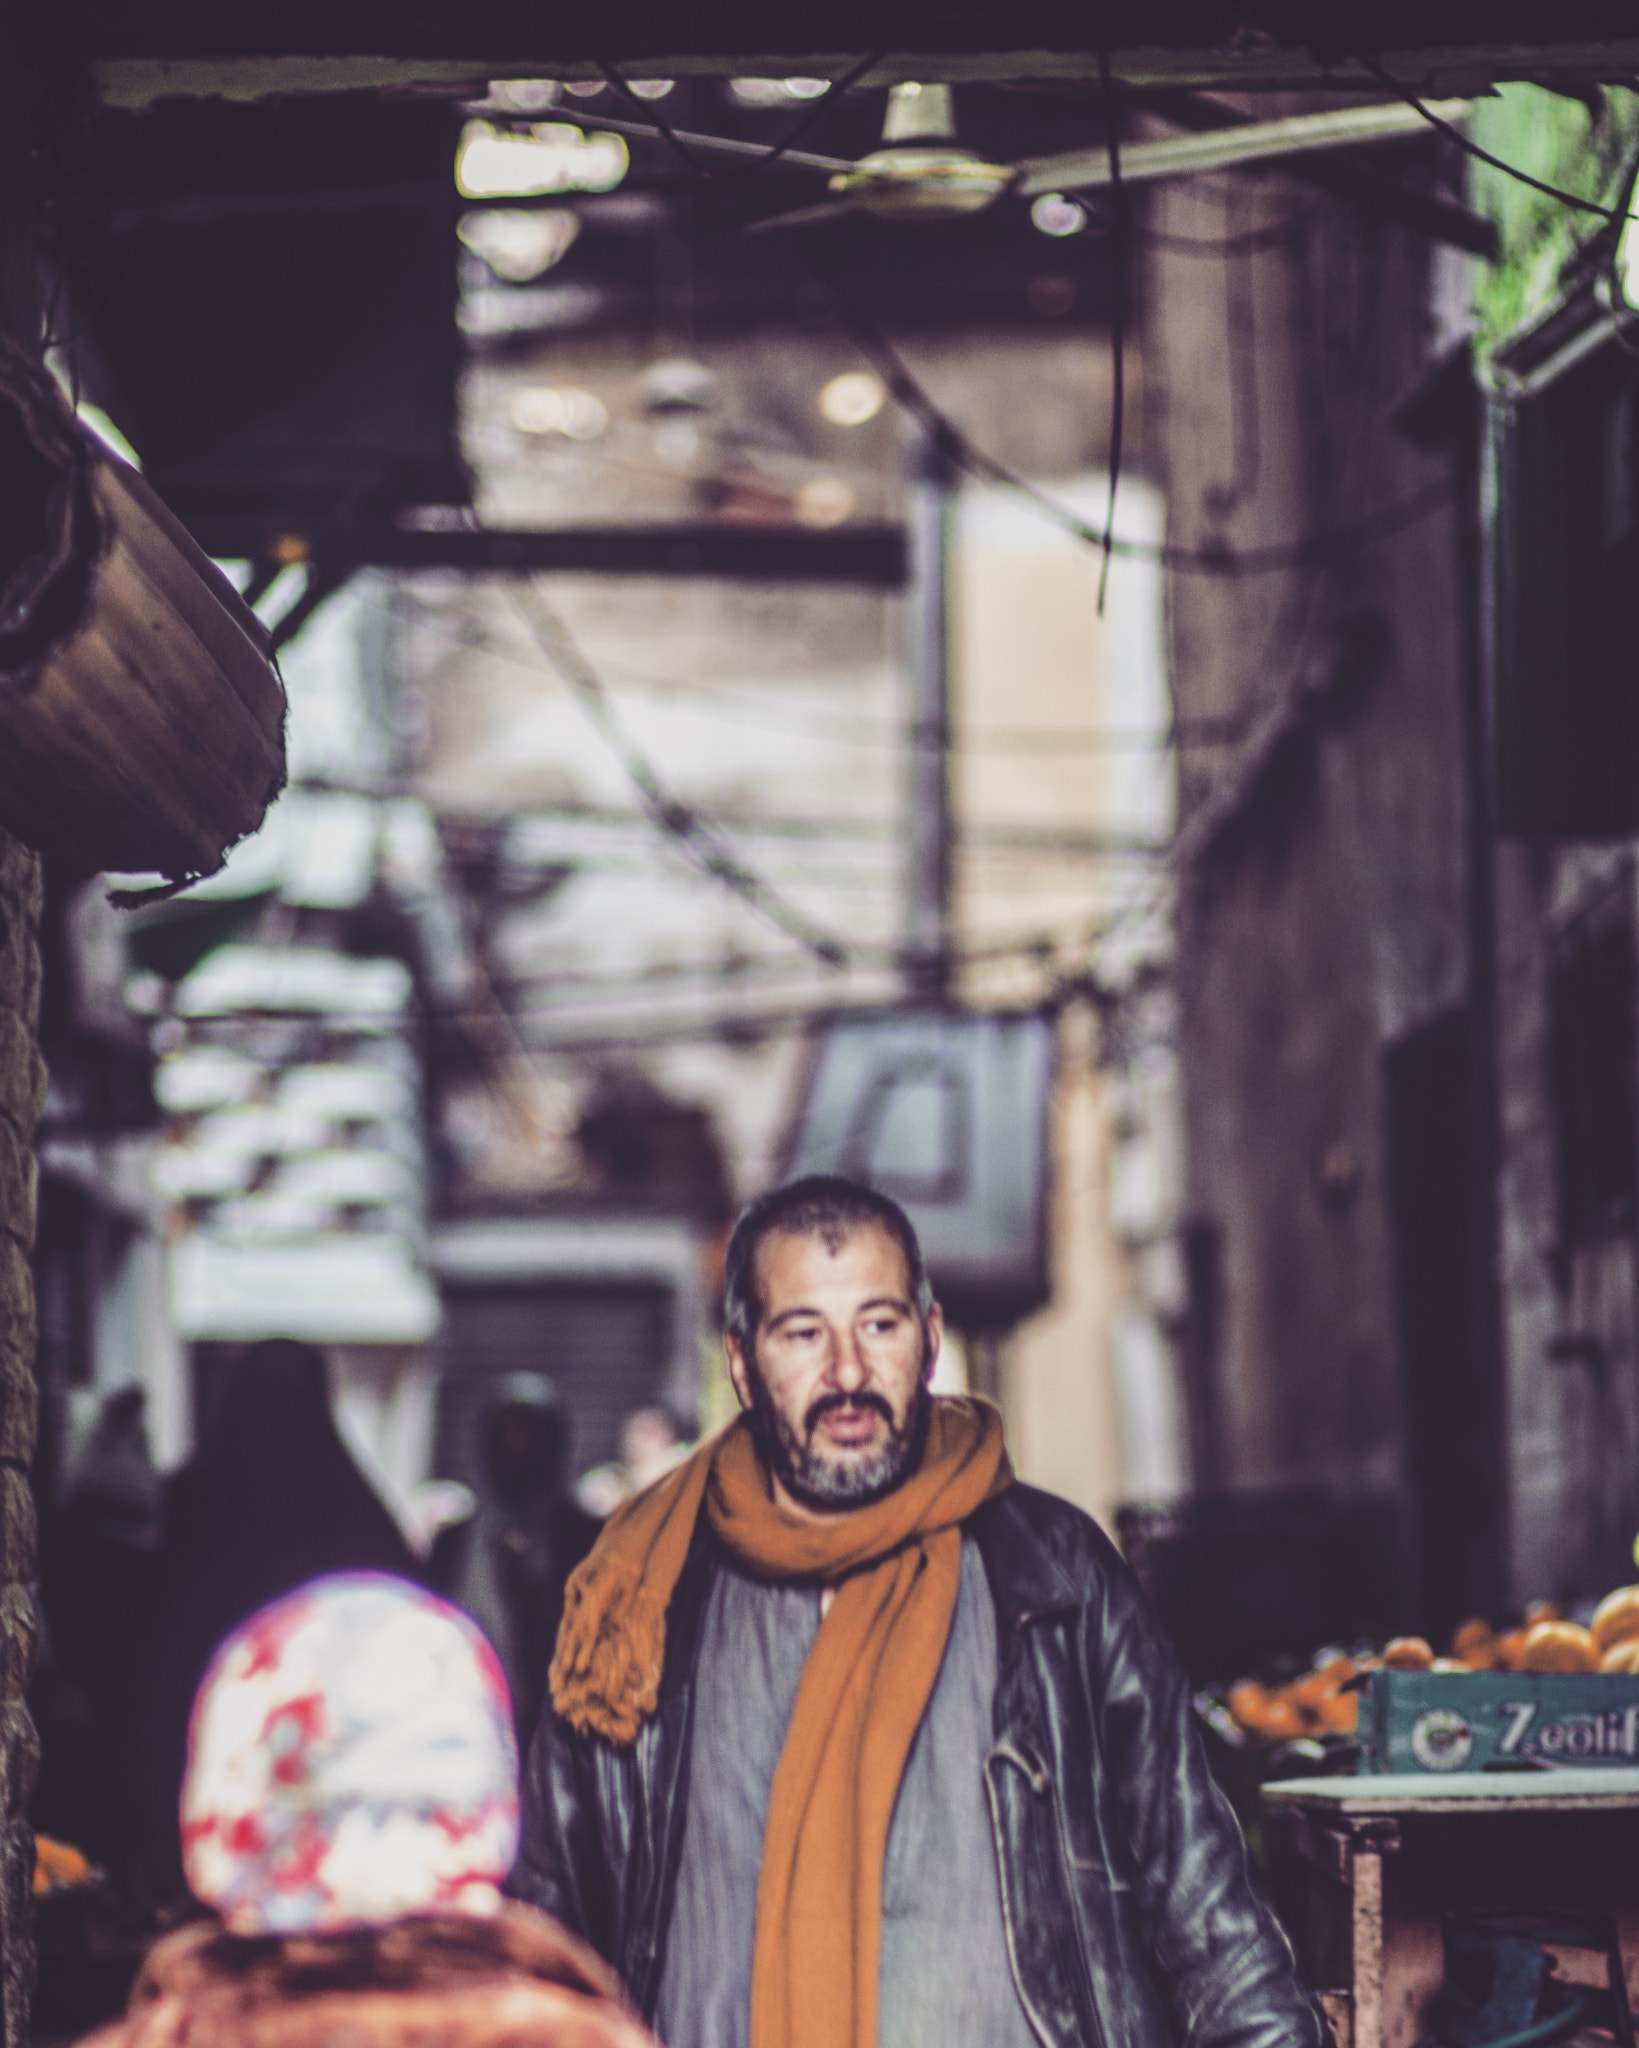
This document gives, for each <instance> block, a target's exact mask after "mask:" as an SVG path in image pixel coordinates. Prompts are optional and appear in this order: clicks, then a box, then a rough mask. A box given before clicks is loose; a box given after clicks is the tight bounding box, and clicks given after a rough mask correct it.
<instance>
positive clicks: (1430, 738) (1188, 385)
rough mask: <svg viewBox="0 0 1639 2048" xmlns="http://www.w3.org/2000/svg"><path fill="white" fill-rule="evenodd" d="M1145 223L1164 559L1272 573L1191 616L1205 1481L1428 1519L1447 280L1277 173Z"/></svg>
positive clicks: (1450, 901)
mask: <svg viewBox="0 0 1639 2048" xmlns="http://www.w3.org/2000/svg"><path fill="white" fill-rule="evenodd" d="M1306 105H1307V103H1306V102H1301V101H1298V100H1293V101H1292V102H1291V103H1290V104H1288V103H1287V102H1286V101H1285V100H1281V101H1280V102H1279V103H1278V104H1271V105H1269V106H1268V107H1267V108H1266V107H1264V105H1263V103H1262V102H1261V101H1260V102H1259V106H1258V112H1259V114H1260V115H1261V114H1263V113H1266V112H1267V113H1270V114H1275V113H1285V112H1296V111H1299V110H1301V109H1302V108H1304V107H1305V106H1306ZM1147 227H1148V231H1149V232H1148V236H1147V241H1146V258H1147V262H1146V271H1145V303H1144V313H1145V322H1146V325H1145V330H1144V340H1145V353H1146V365H1147V367H1146V388H1147V392H1148V397H1149V404H1150V408H1151V422H1150V424H1151V440H1150V446H1151V449H1152V462H1154V463H1156V464H1157V465H1158V467H1159V468H1160V469H1161V471H1162V473H1163V475H1164V477H1165V481H1166V485H1167V491H1168V539H1169V540H1170V541H1171V542H1173V543H1174V544H1175V545H1180V546H1182V547H1185V548H1192V549H1196V550H1201V551H1206V552H1208V553H1210V552H1211V551H1213V550H1233V551H1235V552H1237V553H1242V552H1245V553H1250V554H1252V555H1253V556H1254V557H1256V555H1257V553H1258V551H1260V550H1267V551H1271V554H1272V557H1273V563H1274V564H1278V566H1275V565H1272V566H1270V567H1269V568H1268V569H1266V570H1261V571H1260V572H1259V573H1248V574H1241V575H1206V574H1175V575H1174V576H1173V577H1172V579H1171V587H1170V590H1169V619H1170V631H1171V657H1172V660H1171V674H1172V682H1173V693H1174V703H1175V708H1176V715H1177V725H1178V731H1179V734H1180V741H1181V745H1180V756H1179V795H1180V804H1179V808H1180V841H1179V852H1180V869H1181V873H1180V892H1179V911H1178V941H1177V942H1178V961H1179V964H1178V973H1177V985H1178V1001H1179V1016H1180V1053H1181V1058H1182V1062H1183V1069H1184V1094H1185V1120H1186V1150H1187V1157H1188V1166H1187V1191H1186V1199H1187V1202H1188V1215H1189V1222H1190V1227H1191V1231H1192V1233H1193V1241H1195V1242H1196V1243H1198V1245H1199V1246H1200V1247H1201V1257H1200V1258H1199V1259H1198V1260H1197V1261H1196V1262H1195V1265H1196V1266H1198V1267H1199V1269H1200V1270H1199V1272H1198V1273H1196V1272H1195V1268H1194V1267H1192V1276H1193V1278H1194V1285H1193V1286H1192V1308H1191V1328H1192V1329H1193V1330H1195V1331H1197V1332H1199V1333H1200V1334H1199V1336H1198V1337H1197V1338H1192V1339H1191V1342H1190V1345H1189V1347H1188V1361H1187V1362H1188V1374H1189V1387H1188V1391H1189V1395H1190V1402H1191V1424H1192V1447H1193V1451H1194V1468H1195V1475H1196V1480H1197V1483H1198V1484H1200V1485H1203V1486H1208V1487H1228V1488H1234V1489H1247V1488H1255V1487H1281V1486H1292V1485H1317V1484H1318V1485H1324V1486H1326V1487H1328V1488H1329V1489H1330V1490H1331V1491H1332V1492H1333V1493H1334V1494H1335V1495H1337V1496H1339V1497H1341V1498H1343V1499H1346V1500H1352V1501H1355V1502H1358V1503H1360V1504H1361V1505H1362V1506H1366V1505H1368V1504H1370V1505H1372V1506H1373V1507H1376V1506H1378V1505H1381V1506H1382V1507H1383V1508H1384V1510H1385V1512H1387V1511H1389V1510H1391V1509H1392V1510H1393V1511H1394V1512H1395V1514H1396V1515H1397V1516H1398V1517H1400V1518H1401V1524H1402V1526H1403V1527H1404V1526H1406V1525H1407V1524H1409V1522H1410V1521H1411V1519H1412V1515H1411V1510H1412V1506H1413V1502H1412V1495H1413V1492H1414V1486H1413V1475H1412V1473H1411V1472H1410V1471H1409V1470H1408V1459H1407V1439H1408V1415H1407V1410H1406V1402H1405V1399H1404V1389H1403V1386H1402V1376H1401V1360H1400V1336H1399V1330H1398V1322H1397V1297H1396V1261H1395V1241H1394V1235H1393V1215H1392V1205H1391V1201H1390V1190H1389V1178H1390V1167H1391V1161H1390V1158H1389V1154H1388V1145H1387V1142H1386V1136H1387V1102H1386V1099H1385V1061H1386V1060H1387V1058H1388V1056H1389V1054H1390V1052H1391V1050H1392V1048H1394V1047H1395V1046H1396V1045H1397V1044H1398V1043H1400V1042H1401V1041H1403V1040H1404V1039H1405V1038H1406V1037H1407V1036H1408V1035H1409V1034H1411V1033H1414V1032H1416V1031H1418V1030H1419V1029H1420V1028H1422V1027H1424V1026H1425V1025H1426V1024H1428V1023H1429V1022H1430V1021H1431V1020H1433V1019H1435V1018H1437V1017H1439V1016H1440V1015H1442V1014H1444V1013H1446V1012H1448V1011H1450V1010H1452V1009H1453V1008H1454V1007H1456V1006H1459V1005H1461V1003H1462V1002H1463V999H1464V995H1465V985H1466V977H1467V956H1466V944H1465V927H1464V901H1465V898H1464V880H1465V872H1466V867H1465V857H1464V831H1465V817H1466V806H1465V796H1464V788H1463V779H1462V761H1463V727H1462V720H1461V703H1460V678H1461V674H1462V646H1461V636H1460V632H1459V623H1458V622H1459V617H1460V612H1459V605H1458V598H1457V589H1456V556H1455V548H1454V531H1453V523H1452V515H1451V510H1450V506H1449V504H1447V503H1446V502H1444V501H1443V492H1444V488H1445V481H1446V478H1447V465H1446V463H1445V461H1444V459H1443V458H1440V457H1437V456H1434V455H1431V454H1430V453H1428V452H1426V451H1424V450H1422V449H1419V448H1418V447H1416V446H1414V445H1413V444H1412V442H1411V441H1410V440H1409V439H1408V438H1407V437H1406V435H1405V434H1404V433H1403V432H1401V431H1399V429H1398V428H1397V425H1396V420H1397V416H1398V412H1399V408H1400V407H1401V406H1402V404H1403V403H1404V401H1405V400H1406V398H1407V397H1408V395H1409V394H1411V393H1412V392H1413V391H1414V390H1416V389H1417V388H1418V386H1419V384H1420V381H1421V380H1422V379H1423V378H1424V376H1425V375H1426V373H1427V371H1428V367H1429V362H1430V359H1431V355H1432V342H1433V336H1432V335H1431V332H1430V329H1431V325H1432V323H1431V320H1430V315H1429V308H1430V298H1431V283H1432V280H1431V274H1430V273H1431V257H1430V254H1429V251H1428V249H1427V247H1426V245H1424V244H1422V243H1420V242H1419V241H1418V240H1417V239H1416V238H1414V237H1413V236H1411V235H1410V234H1408V233H1406V232H1405V231H1404V230H1401V229H1399V228H1395V227H1390V226H1386V225H1384V224H1382V223H1380V222H1376V221H1372V220H1369V219H1367V218H1366V217H1365V216H1364V215H1362V214H1359V213H1357V212H1354V211H1353V210H1351V209H1350V208H1348V207H1346V206H1344V205H1343V204H1342V203H1341V202H1338V201H1335V200H1331V199H1327V198H1324V197H1322V196H1321V195H1319V194H1317V193H1315V192H1314V191H1313V190H1312V189H1310V188H1307V187H1305V186H1304V185H1302V184H1301V183H1299V182H1297V181H1295V180H1292V179H1289V178H1287V177H1283V176H1276V175H1273V174H1271V175H1269V176H1267V177H1261V178H1257V179H1246V178H1234V177H1231V176H1225V177H1217V178H1208V177H1202V178H1190V179H1179V180H1177V181H1175V182H1173V183H1169V184H1167V185H1165V186H1163V187H1161V188H1159V190H1158V192H1157V194H1156V196H1155V198H1154V200H1153V201H1152V202H1151V211H1150V213H1149V215H1148V217H1147ZM1406 507H1409V508H1410V509H1409V510H1405V511H1398V512H1396V513H1395V515H1394V516H1393V517H1390V518H1384V517H1383V516H1382V515H1383V514H1384V510H1385V508H1406ZM1373 520H1377V521H1378V522H1379V525H1378V527H1377V529H1376V530H1375V531H1374V530H1373V528H1372V526H1371V524H1370V522H1372V521H1373ZM1357 521H1359V522H1367V526H1366V532H1367V534H1368V535H1369V536H1370V537H1369V539H1367V540H1363V541H1362V542H1361V544H1359V545H1355V546H1351V547H1345V546H1342V545H1339V546H1337V547H1335V548H1333V549H1331V550H1329V551H1323V550H1317V551H1316V553H1315V554H1314V555H1305V554H1303V553H1301V552H1299V553H1297V554H1296V555H1295V556H1293V555H1291V554H1290V553H1289V552H1288V551H1291V550H1293V549H1294V548H1295V547H1296V545H1297V544H1298V543H1300V542H1302V541H1304V540H1306V539H1311V538H1313V537H1314V536H1317V535H1328V534H1333V533H1339V532H1343V533H1346V532H1347V531H1348V529H1349V528H1350V527H1351V526H1352V525H1353V524H1354V523H1355V522H1357ZM1406 1597H1407V1599H1408V1602H1409V1599H1410V1595H1409V1594H1408V1595H1407V1596H1406Z"/></svg>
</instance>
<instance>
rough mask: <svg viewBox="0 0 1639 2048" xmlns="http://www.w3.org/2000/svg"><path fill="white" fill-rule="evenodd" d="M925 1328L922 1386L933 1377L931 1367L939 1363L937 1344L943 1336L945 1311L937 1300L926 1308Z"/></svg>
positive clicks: (940, 1342) (942, 1339) (939, 1343)
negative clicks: (925, 1341)
mask: <svg viewBox="0 0 1639 2048" xmlns="http://www.w3.org/2000/svg"><path fill="white" fill-rule="evenodd" d="M925 1328H926V1330H927V1333H928V1355H927V1357H926V1358H925V1359H924V1360H923V1362H922V1384H923V1386H927V1385H928V1384H929V1382H930V1381H931V1380H932V1378H933V1369H934V1367H935V1366H936V1365H937V1364H938V1363H939V1346H940V1345H941V1344H942V1343H943V1341H944V1336H945V1313H944V1310H943V1309H942V1308H940V1306H939V1304H938V1302H935V1303H934V1304H933V1306H932V1308H930V1309H929V1310H928V1320H927V1323H926V1325H925Z"/></svg>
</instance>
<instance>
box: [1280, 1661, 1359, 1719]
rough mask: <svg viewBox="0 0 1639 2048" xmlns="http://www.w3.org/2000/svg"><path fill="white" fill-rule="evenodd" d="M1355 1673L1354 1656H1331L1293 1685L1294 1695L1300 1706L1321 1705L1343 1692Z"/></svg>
mask: <svg viewBox="0 0 1639 2048" xmlns="http://www.w3.org/2000/svg"><path fill="white" fill-rule="evenodd" d="M1354 1675H1355V1671H1354V1659H1353V1658H1352V1657H1329V1658H1328V1659H1327V1660H1326V1662H1325V1663H1324V1664H1317V1665H1316V1666H1315V1668H1314V1670H1313V1671H1311V1672H1309V1673H1308V1675H1307V1676H1306V1677H1303V1678H1300V1679H1299V1680H1298V1682H1297V1684H1296V1685H1294V1686H1293V1687H1292V1697H1293V1699H1294V1700H1296V1702H1297V1703H1298V1705H1299V1706H1300V1707H1320V1706H1322V1705H1324V1704H1325V1702H1326V1701H1327V1700H1329V1699H1331V1698H1333V1697H1334V1696H1335V1695H1336V1694H1337V1693H1339V1692H1341V1691H1342V1690H1343V1688H1344V1686H1346V1685H1347V1684H1348V1683H1349V1681H1350V1679H1351V1678H1353V1677H1354Z"/></svg>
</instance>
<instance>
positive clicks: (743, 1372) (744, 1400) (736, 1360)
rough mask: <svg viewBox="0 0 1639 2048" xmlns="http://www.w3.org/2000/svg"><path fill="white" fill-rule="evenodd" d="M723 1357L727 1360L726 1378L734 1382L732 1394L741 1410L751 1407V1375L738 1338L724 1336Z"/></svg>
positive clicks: (743, 1349)
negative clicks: (734, 1395) (737, 1400)
mask: <svg viewBox="0 0 1639 2048" xmlns="http://www.w3.org/2000/svg"><path fill="white" fill-rule="evenodd" d="M723 1356H724V1357H725V1358H726V1359H727V1360H728V1376H729V1378H730V1379H731V1380H732V1381H733V1382H734V1392H735V1394H736V1396H737V1397H738V1399H739V1403H740V1406H741V1407H742V1408H749V1407H750V1406H751V1374H750V1373H749V1372H748V1371H747V1369H746V1355H745V1348H744V1346H743V1345H742V1344H741V1342H740V1340H739V1338H738V1337H730V1336H727V1335H726V1334H725V1336H724V1338H723Z"/></svg>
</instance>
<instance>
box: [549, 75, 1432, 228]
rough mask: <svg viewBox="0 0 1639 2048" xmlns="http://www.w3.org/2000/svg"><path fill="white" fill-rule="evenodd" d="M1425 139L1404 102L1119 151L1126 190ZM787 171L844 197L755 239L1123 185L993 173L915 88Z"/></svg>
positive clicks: (1106, 177)
mask: <svg viewBox="0 0 1639 2048" xmlns="http://www.w3.org/2000/svg"><path fill="white" fill-rule="evenodd" d="M1427 112H1428V113H1429V114H1432V115H1434V116H1435V117H1436V118H1438V119H1440V120H1442V121H1448V122H1449V121H1461V120H1463V119H1464V118H1465V117H1466V116H1467V114H1468V113H1469V112H1470V104H1469V102H1468V101H1467V100H1437V101H1432V102H1430V103H1429V105H1428V108H1427ZM570 118H571V119H572V120H573V121H574V122H575V124H576V125H577V126H580V127H584V128H613V129H617V130H619V131H620V132H621V133H623V134H627V135H646V136H660V135H662V134H667V133H669V134H670V135H671V136H672V137H673V138H674V139H675V140H676V141H677V142H679V143H681V144H682V145H683V147H684V148H685V149H687V150H689V151H691V152H693V151H699V152H701V153H702V154H716V155H721V156H739V157H749V158H758V157H767V156H768V154H769V151H768V149H767V147H766V145H765V144H763V143H760V142H741V141H737V140H732V139H730V138H729V137H727V136H721V135H693V134H689V133H686V132H681V131H679V130H676V129H672V130H669V131H668V130H662V129H659V128H657V127H656V126H655V125H654V124H653V123H652V122H644V121H627V120H611V119H610V118H609V117H608V116H606V115H602V114H599V115H592V114H581V113H579V112H578V111H576V112H575V113H573V114H572V115H571V116H570ZM1427 132H1428V123H1427V120H1426V119H1425V116H1424V114H1423V113H1421V112H1419V110H1418V109H1417V108H1415V107H1411V106H1405V105H1402V104H1401V103H1400V102H1398V101H1388V102H1379V103H1377V104H1374V105H1369V106H1360V107H1339V108H1334V109H1332V110H1330V111H1329V112H1326V113H1321V114H1291V115H1287V116H1285V117H1283V118H1281V119H1279V120H1274V121H1251V122H1247V123H1245V124H1244V125H1242V126H1239V127H1233V128H1219V129H1215V130H1212V131H1210V132H1209V133H1207V134H1204V135H1179V136H1168V137H1166V138H1165V139H1163V140H1161V141H1158V142H1134V143H1128V144H1126V145H1125V146H1123V147H1122V149H1121V151H1120V164H1119V170H1120V177H1121V182H1122V183H1123V184H1124V185H1127V184H1140V183H1148V182H1150V181H1152V180H1154V179H1157V178H1179V177H1187V176H1190V175H1192V174H1193V173H1196V172H1200V171H1219V170H1228V169H1230V168H1232V167H1234V166H1237V165H1241V164H1255V163H1264V162H1267V161H1270V160H1272V159H1274V158H1276V157H1283V156H1298V155H1303V154H1306V153H1308V152H1310V151H1314V150H1327V149H1343V148H1358V147H1360V146H1361V145H1362V144H1365V143H1373V142H1392V141H1395V140H1397V139H1401V138H1404V137H1406V136H1408V135H1418V134H1426V133H1427ZM777 161H778V163H780V164H784V165H786V166H788V167H789V168H790V169H792V170H796V171H808V172H815V173H823V174H824V175H825V176H826V177H827V178H828V180H829V183H830V189H831V191H832V192H833V193H834V194H835V195H836V196H835V197H834V198H832V199H829V200H824V201H822V202H820V204H818V205H816V206H805V207H801V208H799V209H798V210H797V211H795V212H793V213H782V214H776V215H774V216H773V217H772V218H770V219H768V220H760V221H755V222H753V223H752V224H751V226H750V228H749V229H748V230H747V232H748V233H751V234H758V233H767V232H768V231H769V230H771V229H777V228H796V227H808V226H810V225H817V224H818V223H820V222H822V221H829V220H838V219H841V218H842V217H844V216H845V215H847V214H851V213H869V214H875V215H876V216H877V218H878V219H879V220H898V221H926V220H951V219H955V218H957V217H959V216H960V215H963V214H969V213H979V212H981V211H982V210H983V209H984V208H985V207H987V206H990V205H993V204H994V203H995V201H996V200H998V199H1000V198H1001V197H1002V196H1003V195H1004V194H1008V193H1011V194H1013V195H1015V196H1016V197H1019V198H1023V199H1034V198H1039V197H1041V196H1043V195H1045V194H1046V193H1049V192H1059V193H1070V192H1088V191H1095V190H1097V189H1098V188H1099V187H1101V186H1109V185H1111V184H1112V183H1113V182H1114V178H1115V168H1116V167H1115V166H1114V165H1112V162H1111V152H1110V150H1109V149H1108V148H1106V147H1103V146H1099V147H1096V148H1091V149H1072V150H1064V151H1061V152H1059V153H1058V154H1056V155H1053V156H1038V157H1027V158H1025V160H1024V161H1023V162H1022V163H1016V164H995V163H991V162H990V161H989V160H988V159H987V158H985V157H982V156H979V155H978V154H977V153H976V152H975V151H973V150H970V149H964V148H963V147H962V145H961V143H960V142H959V141H958V140H957V136H956V126H955V117H954V109H953V106H952V101H951V89H950V87H949V86H948V85H915V84H905V85H896V86H893V87H892V88H891V89H890V90H889V93H888V113H887V119H886V121H885V122H884V124H883V130H882V146H881V147H880V148H879V149H874V150H872V151H871V153H870V154H869V155H868V156H864V157H861V158H860V159H859V160H858V161H857V162H850V161H849V160H848V159H846V158H843V157H831V156H816V155H814V154H813V153H812V152H810V151H807V150H786V151H782V152H781V153H780V155H779V157H778V159H777Z"/></svg>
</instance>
